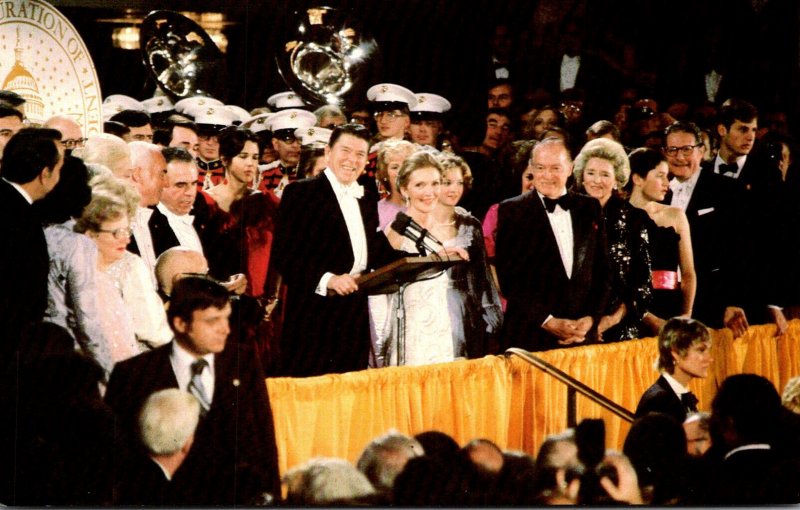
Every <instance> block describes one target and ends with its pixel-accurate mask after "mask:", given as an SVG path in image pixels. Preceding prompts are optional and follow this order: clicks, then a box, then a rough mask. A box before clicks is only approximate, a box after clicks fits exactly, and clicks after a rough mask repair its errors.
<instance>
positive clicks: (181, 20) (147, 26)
mask: <svg viewBox="0 0 800 510" xmlns="http://www.w3.org/2000/svg"><path fill="white" fill-rule="evenodd" d="M140 33H141V41H142V43H141V51H142V58H143V59H144V64H145V67H146V68H147V69H148V71H149V72H150V75H151V76H152V78H153V79H154V80H155V81H156V83H157V84H158V86H159V88H161V90H163V91H164V93H165V94H167V95H168V96H169V97H170V99H172V101H173V102H175V101H178V100H181V99H185V98H187V97H193V96H210V97H214V98H216V99H219V100H221V101H223V102H224V101H225V99H226V98H227V94H228V90H227V81H228V80H227V71H226V69H225V58H224V55H223V54H222V52H221V51H220V50H219V48H218V47H217V45H216V44H215V43H214V41H213V40H211V36H209V35H208V33H207V32H206V31H205V30H203V28H202V27H201V26H200V25H198V24H197V23H195V22H194V21H192V20H191V19H189V18H187V17H186V16H184V15H182V14H179V13H177V12H174V11H152V12H151V13H150V14H148V15H147V17H146V18H145V19H144V20H143V21H142V26H141V32H140Z"/></svg>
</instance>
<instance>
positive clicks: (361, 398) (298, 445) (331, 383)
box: [267, 320, 800, 472]
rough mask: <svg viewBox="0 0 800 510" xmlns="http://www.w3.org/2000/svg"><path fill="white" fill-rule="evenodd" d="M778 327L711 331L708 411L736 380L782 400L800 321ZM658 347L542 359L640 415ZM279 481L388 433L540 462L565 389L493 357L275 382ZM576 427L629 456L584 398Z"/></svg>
mask: <svg viewBox="0 0 800 510" xmlns="http://www.w3.org/2000/svg"><path fill="white" fill-rule="evenodd" d="M774 333H775V326H753V327H751V328H750V329H749V330H748V331H747V333H746V334H745V335H744V336H743V337H741V338H738V339H736V340H734V339H733V337H732V335H731V332H730V331H729V330H727V329H726V330H719V331H713V332H712V335H713V339H714V341H713V344H714V345H713V356H714V365H713V367H712V369H711V371H710V372H709V375H708V377H707V378H706V379H703V380H695V381H693V382H692V384H691V389H692V391H694V392H695V394H696V395H697V396H698V398H699V399H700V404H699V408H700V409H701V410H710V408H711V401H712V399H713V398H714V394H715V393H716V390H717V388H718V387H719V384H720V383H721V382H722V380H723V379H725V377H727V376H728V375H731V374H736V373H742V372H750V373H756V374H760V375H763V376H764V377H766V378H768V379H769V380H770V381H772V382H773V384H775V386H776V388H777V389H778V391H779V392H780V391H781V390H782V389H783V386H784V385H785V384H786V382H787V381H788V380H789V379H790V378H792V377H794V376H797V375H800V320H794V321H792V322H790V324H789V331H788V332H787V333H786V334H785V335H783V336H781V337H774V336H773V335H774ZM657 352H658V347H657V342H656V339H655V338H645V339H641V340H631V341H627V342H620V343H614V344H608V345H592V346H585V347H576V348H571V349H558V350H553V351H546V352H540V353H536V354H537V355H538V356H539V357H541V358H542V359H544V360H545V361H547V362H549V363H551V364H552V365H554V366H556V367H557V368H559V369H560V370H563V371H564V372H566V373H567V374H569V375H570V376H572V377H574V378H575V379H578V380H579V381H581V382H582V383H584V384H586V385H588V386H590V387H591V388H594V389H595V390H596V391H598V392H599V393H601V394H603V395H605V396H606V397H608V398H610V399H611V400H613V401H615V402H617V403H618V404H620V405H622V406H623V407H625V408H627V409H630V410H631V411H633V410H634V409H635V408H636V404H637V402H638V401H639V397H640V396H641V394H642V393H643V392H644V391H645V390H646V389H647V387H648V386H650V385H651V384H652V383H653V382H654V381H655V380H656V378H657V377H658V371H657V370H656V368H655V361H656V357H657ZM267 388H268V390H269V396H270V400H271V403H272V412H273V416H274V420H275V435H276V441H277V444H278V454H279V457H280V468H281V472H286V470H287V469H288V468H290V467H293V466H296V465H298V464H301V463H303V462H305V461H306V460H308V459H310V458H312V457H316V456H329V457H340V458H344V459H348V460H350V461H352V462H355V461H356V460H357V459H358V456H359V454H360V452H361V450H362V449H363V448H364V446H366V445H367V443H369V441H370V440H372V439H373V438H375V437H377V436H379V435H381V434H383V433H385V432H386V431H388V430H389V429H396V430H398V431H400V432H402V433H405V434H410V435H413V434H417V433H419V432H423V431H426V430H440V431H442V432H446V433H448V434H450V435H451V436H453V437H454V438H455V439H456V441H458V442H459V443H460V444H464V443H466V442H467V441H469V440H470V439H474V438H478V437H484V438H488V439H491V440H492V441H494V442H495V443H497V444H498V445H499V446H500V447H501V448H504V449H514V450H522V451H525V452H527V453H530V454H532V455H534V454H535V453H536V450H537V448H538V446H539V445H540V444H541V442H542V440H543V439H544V437H545V436H546V435H548V434H553V433H557V432H560V431H562V430H564V428H565V427H566V416H567V413H566V409H567V390H566V387H565V386H564V385H563V384H561V383H559V382H558V381H556V380H555V379H554V378H552V377H550V376H548V375H547V374H545V373H544V372H541V371H539V370H538V369H536V368H535V367H533V366H531V365H529V364H527V363H526V362H525V361H523V360H522V359H519V358H517V357H505V356H487V357H485V358H482V359H476V360H468V361H466V360H465V361H455V362H452V363H444V364H439V365H429V366H424V367H391V368H382V369H379V370H365V371H361V372H352V373H348V374H336V375H325V376H319V377H309V378H304V379H293V378H274V379H267ZM577 417H578V420H580V419H582V418H603V419H604V420H605V422H606V436H607V446H608V447H609V448H617V449H621V448H622V445H623V442H624V440H625V435H626V434H627V432H628V429H629V428H630V425H629V424H628V423H626V422H625V421H624V420H622V419H620V418H617V417H616V416H614V415H613V414H612V413H610V412H609V411H606V410H604V409H603V408H601V407H600V406H598V405H596V404H594V403H592V402H591V401H589V400H588V399H586V398H584V397H582V396H581V395H578V398H577Z"/></svg>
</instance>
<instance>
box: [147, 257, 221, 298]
mask: <svg viewBox="0 0 800 510" xmlns="http://www.w3.org/2000/svg"><path fill="white" fill-rule="evenodd" d="M186 273H200V274H207V273H208V261H207V260H206V258H205V257H204V256H203V254H202V253H200V252H198V251H194V250H190V249H189V248H186V247H184V246H175V247H172V248H170V249H169V250H167V251H165V252H164V253H162V254H161V255H159V256H158V260H156V279H157V280H158V288H159V289H161V292H163V293H164V294H165V295H167V296H169V295H171V294H172V286H173V285H174V284H175V282H176V281H178V280H179V279H180V277H181V275H183V274H186Z"/></svg>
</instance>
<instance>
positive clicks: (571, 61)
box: [559, 54, 581, 92]
mask: <svg viewBox="0 0 800 510" xmlns="http://www.w3.org/2000/svg"><path fill="white" fill-rule="evenodd" d="M580 67H581V56H580V55H576V56H574V57H570V56H569V55H567V54H564V56H563V57H561V80H560V82H559V86H560V89H561V92H564V91H565V90H567V89H571V88H574V87H575V81H576V80H577V79H578V69H580Z"/></svg>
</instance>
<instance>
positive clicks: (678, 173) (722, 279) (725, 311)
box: [663, 122, 748, 336]
mask: <svg viewBox="0 0 800 510" xmlns="http://www.w3.org/2000/svg"><path fill="white" fill-rule="evenodd" d="M665 140H666V142H665V143H666V145H665V147H664V148H663V151H664V154H665V156H666V157H667V163H668V164H669V170H670V174H672V176H673V178H672V180H671V181H670V184H669V188H670V192H671V196H670V195H669V194H668V195H667V198H666V199H665V201H666V202H667V203H669V204H670V205H672V206H675V207H679V208H680V209H682V210H683V211H684V212H686V217H687V218H688V220H689V228H690V230H691V232H692V249H693V252H694V266H695V272H696V273H697V294H696V296H695V300H694V313H693V317H694V318H695V319H698V320H700V321H701V322H703V323H704V324H706V325H708V326H709V327H712V328H721V327H729V328H731V330H733V332H734V335H735V336H740V335H741V334H743V333H744V331H745V330H746V329H747V327H748V323H747V318H746V316H745V313H744V310H743V309H742V308H739V307H733V306H727V305H728V304H729V302H728V299H727V294H726V290H725V289H726V288H727V287H729V286H731V285H736V283H735V282H730V281H728V280H729V279H730V278H735V277H736V276H735V275H734V274H726V272H725V265H726V264H725V263H724V261H723V255H725V252H726V251H727V250H725V249H724V248H723V246H726V245H728V244H729V243H730V241H729V235H728V234H729V233H730V232H732V231H733V230H735V228H736V225H735V224H734V222H733V221H732V220H731V211H732V210H734V209H733V207H732V206H733V205H734V204H733V202H734V200H733V199H734V197H735V193H734V190H733V188H732V186H731V183H732V182H733V181H731V180H729V179H726V178H724V177H722V176H721V175H718V174H715V173H714V172H713V170H712V169H708V168H701V163H702V161H703V154H704V153H705V147H704V145H703V139H702V135H701V133H700V128H698V127H697V125H695V124H694V123H692V122H674V123H673V124H671V125H670V126H668V127H667V129H666V131H665Z"/></svg>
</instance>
